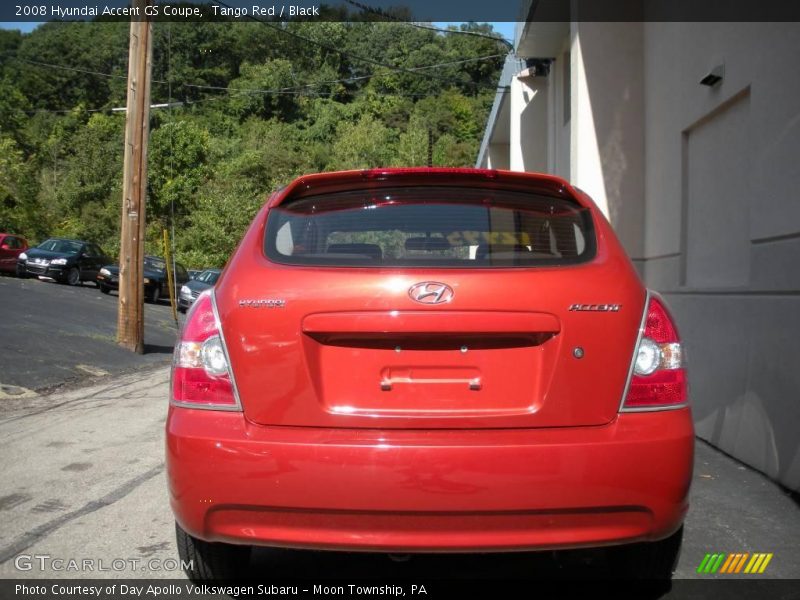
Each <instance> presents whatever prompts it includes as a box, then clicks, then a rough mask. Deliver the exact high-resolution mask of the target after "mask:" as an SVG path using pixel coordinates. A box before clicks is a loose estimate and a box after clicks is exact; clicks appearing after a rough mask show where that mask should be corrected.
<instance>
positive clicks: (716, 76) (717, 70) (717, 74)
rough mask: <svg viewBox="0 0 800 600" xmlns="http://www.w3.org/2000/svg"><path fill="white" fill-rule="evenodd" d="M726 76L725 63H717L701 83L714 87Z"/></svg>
mask: <svg viewBox="0 0 800 600" xmlns="http://www.w3.org/2000/svg"><path fill="white" fill-rule="evenodd" d="M724 76H725V65H717V66H716V67H714V68H713V69H711V71H710V72H709V73H708V74H707V75H705V76H704V77H703V78H702V79H701V80H700V85H707V86H708V87H714V86H716V85H717V84H719V82H720V81H722V78H723V77H724Z"/></svg>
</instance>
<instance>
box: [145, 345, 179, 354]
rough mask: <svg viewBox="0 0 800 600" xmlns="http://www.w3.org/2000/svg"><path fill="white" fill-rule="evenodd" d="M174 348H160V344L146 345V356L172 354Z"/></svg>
mask: <svg viewBox="0 0 800 600" xmlns="http://www.w3.org/2000/svg"><path fill="white" fill-rule="evenodd" d="M174 349H175V348H174V346H160V345H158V344H145V345H144V353H145V354H172V351H173V350H174Z"/></svg>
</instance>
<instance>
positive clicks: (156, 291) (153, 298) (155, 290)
mask: <svg viewBox="0 0 800 600" xmlns="http://www.w3.org/2000/svg"><path fill="white" fill-rule="evenodd" d="M147 299H148V300H149V301H150V302H152V303H153V304H158V301H159V300H160V299H161V286H160V285H159V284H156V285H154V286H153V287H152V288H151V289H150V291H149V292H148V293H147Z"/></svg>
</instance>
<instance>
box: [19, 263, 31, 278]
mask: <svg viewBox="0 0 800 600" xmlns="http://www.w3.org/2000/svg"><path fill="white" fill-rule="evenodd" d="M16 273H17V277H19V278H20V279H27V278H28V272H27V271H26V270H25V267H20V266H19V265H17V268H16Z"/></svg>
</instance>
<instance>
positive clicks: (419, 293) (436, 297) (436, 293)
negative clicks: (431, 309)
mask: <svg viewBox="0 0 800 600" xmlns="http://www.w3.org/2000/svg"><path fill="white" fill-rule="evenodd" d="M408 295H409V297H410V298H411V299H412V300H416V301H417V302H421V303H422V304H444V303H445V302H450V300H452V299H453V288H451V287H450V286H449V285H447V284H445V283H439V282H438V281H422V282H420V283H417V284H415V285H412V286H411V288H410V289H409V290H408Z"/></svg>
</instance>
